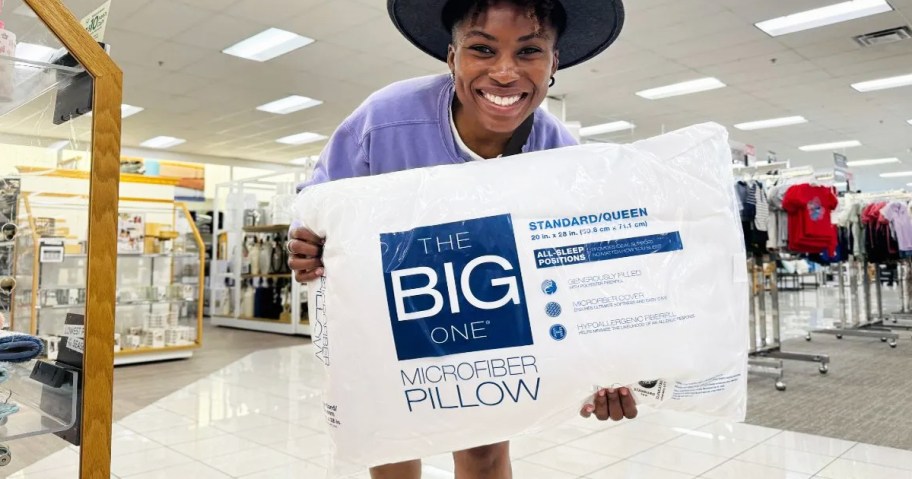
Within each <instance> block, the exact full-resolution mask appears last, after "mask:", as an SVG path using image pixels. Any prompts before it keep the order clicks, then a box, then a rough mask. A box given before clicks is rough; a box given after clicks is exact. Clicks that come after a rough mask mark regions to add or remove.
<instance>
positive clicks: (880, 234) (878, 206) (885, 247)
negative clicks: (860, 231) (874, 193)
mask: <svg viewBox="0 0 912 479" xmlns="http://www.w3.org/2000/svg"><path fill="white" fill-rule="evenodd" d="M886 205H887V203H886V202H876V203H871V204H869V205H867V206H866V207H865V208H864V210H862V214H861V219H862V222H863V223H864V230H865V251H866V254H867V259H868V261H870V262H872V263H884V262H887V261H890V260H893V259H898V258H899V245H897V244H896V240H895V239H894V238H893V234H892V232H891V231H890V222H889V220H887V219H886V218H884V216H883V215H882V214H881V213H880V212H881V210H882V209H883V208H884V207H885V206H886Z"/></svg>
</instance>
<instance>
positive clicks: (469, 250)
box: [295, 124, 748, 466]
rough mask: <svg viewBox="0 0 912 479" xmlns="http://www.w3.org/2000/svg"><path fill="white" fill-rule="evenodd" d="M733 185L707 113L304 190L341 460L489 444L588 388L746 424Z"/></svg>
mask: <svg viewBox="0 0 912 479" xmlns="http://www.w3.org/2000/svg"><path fill="white" fill-rule="evenodd" d="M733 185H734V179H733V176H732V171H731V152H730V148H729V144H728V134H727V132H726V130H725V129H724V128H723V127H722V126H719V125H716V124H703V125H697V126H694V127H690V128H686V129H683V130H679V131H676V132H673V133H669V134H666V135H662V136H660V137H656V138H653V139H649V140H645V141H640V142H636V143H633V144H631V145H608V144H592V145H581V146H575V147H569V148H562V149H557V150H550V151H543V152H536V153H529V154H524V155H518V156H514V157H509V158H502V159H497V160H490V161H478V162H471V163H467V164H459V165H447V166H440V167H433V168H424V169H416V170H409V171H403V172H398V173H393V174H386V175H380V176H374V177H364V178H353V179H347V180H341V181H335V182H331V183H326V184H321V185H317V186H313V187H310V188H307V189H306V190H304V191H303V192H302V193H301V194H300V195H299V197H298V199H297V200H296V205H295V206H296V216H297V220H298V222H299V223H301V224H302V225H304V226H306V227H307V228H309V229H311V230H312V231H313V232H314V233H316V234H317V235H319V236H321V237H325V238H326V245H325V249H324V256H323V262H324V264H325V271H326V274H325V277H324V278H322V279H320V280H318V281H315V282H313V283H311V285H310V301H309V302H310V312H311V315H310V318H311V322H312V324H313V341H314V346H315V349H314V354H315V355H316V357H317V358H318V359H319V360H320V361H321V362H322V363H323V364H324V365H325V372H326V380H325V388H324V407H325V414H326V419H327V423H328V425H329V430H330V434H331V436H332V440H333V443H334V446H335V454H336V459H341V460H344V461H347V462H351V463H355V464H358V465H361V466H374V465H380V464H387V463H392V462H399V461H403V460H409V459H416V458H421V457H427V456H430V455H434V454H440V453H445V452H449V451H454V450H461V449H466V448H470V447H476V446H480V445H485V444H492V443H496V442H500V441H503V440H507V439H510V438H513V437H516V436H518V435H521V434H523V433H527V432H532V431H536V430H540V429H542V428H545V427H551V426H555V425H558V424H560V423H562V422H564V421H567V420H568V419H570V418H573V417H575V416H577V415H578V414H579V410H580V407H581V405H582V404H583V403H584V402H586V401H587V400H589V399H590V398H591V397H592V395H593V393H594V391H595V390H596V388H597V387H599V386H601V387H611V386H613V385H629V386H630V387H631V388H632V390H633V392H634V397H635V398H636V399H637V401H638V403H639V404H640V405H641V406H644V407H647V406H654V407H657V408H666V409H674V410H678V411H695V412H700V413H707V414H713V415H717V416H721V417H724V418H727V419H731V420H739V421H740V420H743V419H744V415H745V407H746V385H747V382H746V381H747V377H746V375H747V344H748V329H747V325H748V319H747V314H748V286H747V272H746V268H745V252H744V242H743V237H742V232H741V231H742V230H741V225H740V220H739V211H738V205H737V202H736V198H735V193H734V188H733ZM593 420H595V419H593Z"/></svg>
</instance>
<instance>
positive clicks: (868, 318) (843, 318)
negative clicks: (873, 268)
mask: <svg viewBox="0 0 912 479" xmlns="http://www.w3.org/2000/svg"><path fill="white" fill-rule="evenodd" d="M859 263H861V264H862V278H863V281H862V285H863V287H864V304H865V321H861V318H860V314H859V312H858V282H857V275H858V266H859ZM868 265H869V264H868V262H867V261H864V262H863V263H862V262H860V261H858V260H856V259H855V258H854V257H853V258H851V259H849V261H847V262H845V263H840V264H839V265H838V266H839V267H838V268H837V273H836V276H837V278H838V281H839V286H838V288H839V289H838V297H839V325H838V327H835V328H829V329H818V330H815V331H812V332H813V333H815V334H832V335H834V336H836V339H842V338H843V337H845V336H854V337H863V338H880V340H881V341H882V342H885V343H887V344H889V345H890V347H891V348H895V347H896V344H897V340H898V339H899V334H897V333H894V332H893V331H891V330H890V328H887V327H884V314H883V291H882V288H881V284H880V274H879V272H878V274H877V277H876V280H875V281H874V284H875V290H876V297H877V316H874V315H873V312H872V310H871V308H872V301H871V276H870V274H868V271H869V268H868ZM843 266H845V268H843ZM845 275H848V276H849V290H850V297H851V301H852V305H853V306H852V313H853V314H852V320H851V324H849V319H848V314H847V311H846V310H847V308H846V294H845ZM812 332H808V334H807V336H805V338H804V339H806V340H807V341H810V340H811V339H812V338H811V333H812Z"/></svg>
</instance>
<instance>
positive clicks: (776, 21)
mask: <svg viewBox="0 0 912 479" xmlns="http://www.w3.org/2000/svg"><path fill="white" fill-rule="evenodd" d="M891 10H893V7H891V6H890V4H889V3H887V1H886V0H852V1H848V2H842V3H837V4H834V5H828V6H826V7H821V8H815V9H813V10H806V11H803V12H798V13H795V14H792V15H786V16H784V17H779V18H773V19H771V20H766V21H764V22H760V23H757V24H756V26H757V28H759V29H760V30H763V31H764V32H766V33H767V34H768V35H770V36H772V37H778V36H779V35H786V34H788V33H795V32H800V31H803V30H810V29H812V28H819V27H823V26H826V25H833V24H835V23H841V22H847V21H849V20H855V19H856V18H862V17H867V16H870V15H876V14H878V13H884V12H889V11H891Z"/></svg>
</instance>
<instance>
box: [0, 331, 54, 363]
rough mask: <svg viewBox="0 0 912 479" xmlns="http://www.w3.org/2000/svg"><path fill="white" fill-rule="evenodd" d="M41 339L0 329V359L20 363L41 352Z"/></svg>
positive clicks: (33, 357)
mask: <svg viewBox="0 0 912 479" xmlns="http://www.w3.org/2000/svg"><path fill="white" fill-rule="evenodd" d="M42 349H43V346H42V344H41V340H40V339H38V338H36V337H35V336H29V335H28V334H22V333H15V332H10V331H0V361H5V362H10V363H21V362H25V361H30V360H32V359H35V358H36V357H38V356H39V355H40V354H41V351H42Z"/></svg>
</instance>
